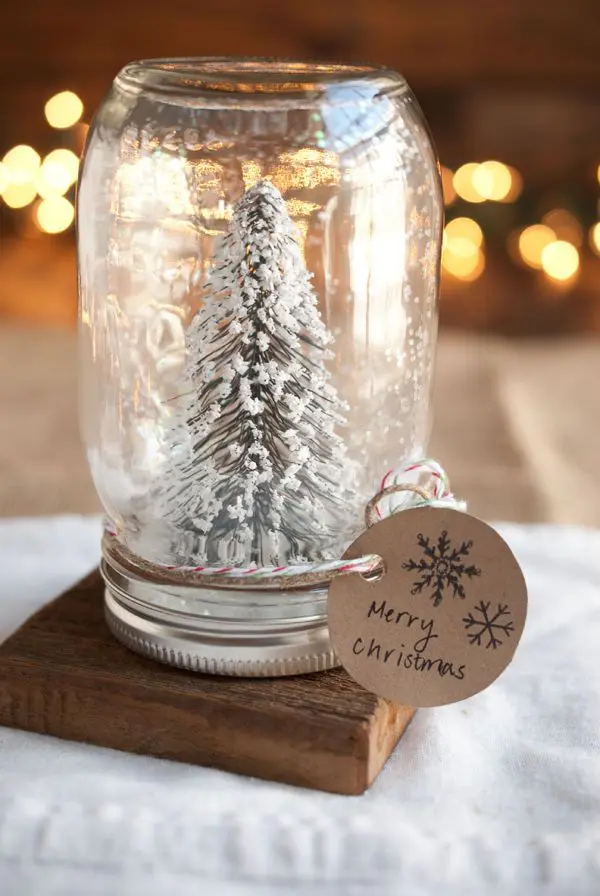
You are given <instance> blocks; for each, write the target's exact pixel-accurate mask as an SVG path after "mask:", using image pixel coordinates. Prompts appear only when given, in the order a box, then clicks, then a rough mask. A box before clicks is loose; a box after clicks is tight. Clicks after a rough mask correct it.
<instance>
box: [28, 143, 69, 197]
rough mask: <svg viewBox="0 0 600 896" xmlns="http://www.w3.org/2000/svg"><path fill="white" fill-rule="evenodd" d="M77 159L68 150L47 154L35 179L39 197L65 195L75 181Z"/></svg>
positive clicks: (55, 150)
mask: <svg viewBox="0 0 600 896" xmlns="http://www.w3.org/2000/svg"><path fill="white" fill-rule="evenodd" d="M78 171H79V159H78V158H77V156H76V155H75V153H74V152H72V151H71V150H70V149H54V150H52V152H49V153H48V155H47V156H46V158H45V159H44V161H43V162H42V167H41V169H40V173H39V177H38V178H37V181H38V185H39V186H40V196H43V197H44V198H46V196H49V195H50V194H51V193H54V194H55V195H56V194H61V193H65V192H66V191H67V190H68V189H69V187H70V186H72V184H74V183H75V181H76V180H77V174H78Z"/></svg>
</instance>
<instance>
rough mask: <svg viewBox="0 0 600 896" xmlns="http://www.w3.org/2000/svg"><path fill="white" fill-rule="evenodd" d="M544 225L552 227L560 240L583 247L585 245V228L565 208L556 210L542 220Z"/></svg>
mask: <svg viewBox="0 0 600 896" xmlns="http://www.w3.org/2000/svg"><path fill="white" fill-rule="evenodd" d="M542 223H543V224H545V225H546V227H550V228H551V230H553V231H554V233H555V234H556V238H557V239H559V240H565V241H566V242H567V243H573V245H574V246H581V245H582V243H583V227H582V226H581V224H580V223H579V221H578V220H577V218H576V217H575V215H572V214H571V212H568V211H567V210H566V209H564V208H555V209H553V210H552V211H551V212H548V214H547V215H544V217H543V218H542Z"/></svg>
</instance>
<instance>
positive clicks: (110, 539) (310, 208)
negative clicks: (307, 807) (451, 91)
mask: <svg viewBox="0 0 600 896" xmlns="http://www.w3.org/2000/svg"><path fill="white" fill-rule="evenodd" d="M441 227H442V200H441V187H440V178H439V168H438V164H437V160H436V157H435V152H434V150H433V147H432V144H431V140H430V137H429V133H428V130H427V126H426V124H425V121H424V119H423V116H422V113H421V111H420V109H419V106H418V105H417V103H416V100H415V98H414V96H413V94H412V92H411V91H410V88H409V87H408V85H407V84H406V81H405V80H404V79H403V78H402V77H401V76H400V75H398V74H396V73H394V72H392V71H389V70H387V69H384V68H379V67H375V66H353V65H338V64H320V63H302V62H289V61H278V60H263V59H225V58H206V59H162V60H147V61H142V62H136V63H132V64H130V65H127V66H126V67H125V68H124V69H123V70H122V71H121V72H120V73H119V74H118V75H117V77H116V79H115V81H114V84H113V86H112V88H111V90H110V92H109V94H108V96H107V97H106V99H105V100H104V102H103V103H102V105H101V106H100V109H99V110H98V112H97V114H96V117H95V120H94V123H93V126H92V128H91V129H90V134H89V137H88V141H87V146H86V150H85V155H84V161H83V165H82V172H81V176H80V184H79V192H78V251H79V292H80V314H79V320H80V395H81V402H80V404H81V426H82V433H83V438H84V441H85V444H86V448H87V454H88V459H89V464H90V468H91V472H92V476H93V479H94V482H95V485H96V488H97V491H98V494H99V496H100V498H101V500H102V503H103V505H104V507H105V511H106V525H105V535H104V538H103V560H102V573H103V576H104V580H105V583H106V592H105V595H106V597H105V600H106V618H107V621H108V624H109V626H110V628H111V629H112V631H113V632H114V634H115V635H116V636H117V637H118V638H119V639H120V640H121V641H123V642H124V643H125V644H127V645H128V646H129V647H131V648H132V649H134V650H136V651H138V652H141V653H143V654H145V655H147V656H151V657H154V658H156V659H157V660H160V661H163V662H166V663H170V664H174V665H178V666H182V667H185V668H189V669H192V670H196V671H204V672H211V673H215V674H225V675H250V676H254V675H256V676H258V675H285V674H297V673H302V672H310V671H315V670H319V669H325V668H329V667H331V666H332V665H335V663H336V659H335V656H334V653H333V651H332V648H331V645H330V642H329V637H328V632H327V621H326V593H327V582H326V576H325V577H324V578H323V577H321V578H319V577H318V576H317V577H316V578H315V577H314V576H313V577H312V578H311V577H310V576H308V577H307V576H306V575H304V574H303V570H307V569H313V568H314V564H315V563H316V564H319V563H321V564H324V565H325V566H326V564H327V563H328V562H335V561H336V559H339V558H340V557H341V555H342V553H343V552H344V550H345V548H346V547H347V546H348V545H349V544H350V543H351V542H352V541H353V540H354V538H356V537H357V535H359V534H360V532H361V531H362V530H363V529H364V525H365V524H364V511H365V505H367V503H368V502H369V499H370V498H371V497H372V496H373V495H374V494H375V493H376V492H377V490H378V488H379V485H380V482H381V478H382V476H383V475H384V474H385V473H386V471H387V470H389V469H390V468H392V467H395V466H396V465H397V464H398V463H400V462H403V461H406V460H408V459H410V458H412V457H416V456H420V455H421V454H422V453H423V452H424V449H425V446H426V441H427V437H428V428H429V412H430V390H431V378H432V364H433V356H434V348H435V339H436V325H437V318H436V304H437V295H438V286H439V257H440V248H441ZM290 570H292V574H290ZM284 575H287V578H282V577H283V576H284Z"/></svg>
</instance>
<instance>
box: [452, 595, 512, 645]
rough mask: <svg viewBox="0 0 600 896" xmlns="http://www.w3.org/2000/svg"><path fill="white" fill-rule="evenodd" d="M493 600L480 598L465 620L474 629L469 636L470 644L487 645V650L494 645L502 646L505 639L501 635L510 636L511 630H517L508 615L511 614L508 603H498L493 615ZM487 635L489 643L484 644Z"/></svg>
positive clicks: (468, 626) (467, 625) (469, 627)
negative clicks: (502, 639) (491, 610)
mask: <svg viewBox="0 0 600 896" xmlns="http://www.w3.org/2000/svg"><path fill="white" fill-rule="evenodd" d="M490 604H491V601H489V600H488V601H487V602H486V601H483V600H480V601H479V603H478V604H476V605H475V607H474V608H473V610H472V611H471V612H470V613H469V615H468V616H465V617H464V619H463V622H464V624H465V628H466V629H467V630H468V629H472V631H470V632H469V635H468V638H469V643H470V644H477V645H478V646H479V647H483V646H485V648H486V650H487V649H488V648H490V647H493V649H494V650H495V649H496V647H500V645H501V644H503V643H504V641H501V640H500V637H499V636H500V635H504V637H505V638H510V635H511V632H513V631H514V630H515V627H514V624H513V622H512V620H511V621H509V620H508V619H507V618H506V617H507V616H510V610H509V609H508V605H507V604H498V609H497V610H496V612H495V613H494V615H493V616H492V615H491V612H490ZM486 635H487V643H486V644H485V645H484V640H483V639H484V637H485V636H486Z"/></svg>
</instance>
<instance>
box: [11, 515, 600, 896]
mask: <svg viewBox="0 0 600 896" xmlns="http://www.w3.org/2000/svg"><path fill="white" fill-rule="evenodd" d="M499 528H500V531H501V532H502V533H503V534H504V536H505V537H506V538H507V540H508V541H509V543H510V544H511V546H512V547H513V550H514V551H515V553H516V554H517V556H518V558H519V559H520V561H521V563H522V565H523V567H524V571H525V574H526V577H527V581H528V585H529V590H530V613H529V619H528V623H527V626H526V629H525V634H524V636H523V640H522V642H521V646H520V648H519V650H518V651H517V654H516V657H515V660H514V662H513V664H512V665H511V666H510V667H509V669H508V670H507V672H506V673H505V674H504V675H503V676H502V677H501V678H500V679H499V680H498V681H497V682H496V683H495V684H493V685H492V686H491V687H490V688H489V689H488V690H487V691H484V692H483V693H482V694H479V695H477V696H476V697H473V698H471V699H470V700H467V701H466V702H464V703H459V704H455V705H453V706H447V707H443V708H441V709H432V710H421V711H420V712H419V713H417V716H416V717H415V719H414V720H413V722H412V724H411V726H410V728H409V730H408V732H407V734H406V735H405V737H404V738H403V740H402V741H401V742H400V744H399V746H398V748H397V749H396V751H395V753H394V755H393V756H392V758H391V759H390V761H389V762H388V764H387V767H386V768H385V769H384V771H383V773H382V774H381V775H380V777H379V779H378V780H377V781H376V782H375V784H374V785H373V787H372V788H371V790H370V791H369V792H368V793H366V794H365V795H364V796H362V797H342V796H332V795H328V794H323V793H317V792H314V791H309V790H301V789H296V788H293V787H286V786H282V785H279V784H271V783H269V782H264V781H257V780H253V779H245V778H241V777H237V776H235V775H229V774H225V773H223V772H218V771H213V770H209V769H203V768H196V767H192V766H187V765H180V764H177V763H173V762H167V761H161V760H157V759H149V758H144V757H140V756H130V755H127V754H124V753H118V752H113V751H111V750H103V749H99V748H95V747H90V746H84V745H81V744H75V743H68V742H62V741H59V740H56V739H53V738H48V737H42V736H38V735H33V734H27V733H24V732H20V731H13V730H9V729H6V728H0V894H2V896H155V894H156V896H159V894H160V896H163V894H165V893H173V894H177V896H205V894H206V896H213V894H218V896H221V894H224V896H255V894H256V896H285V894H288V893H289V894H294V896H308V894H311V896H313V894H319V896H320V894H325V896H359V894H363V893H364V894H366V893H374V894H377V896H379V894H390V896H400V894H402V896H404V894H407V896H430V894H431V896H433V894H439V896H442V894H443V896H495V894H502V896H513V894H514V896H517V894H518V896H538V894H539V896H547V894H552V896H561V894H565V896H566V894H569V896H584V894H590V896H591V894H598V893H599V892H600V755H599V754H600V749H599V747H600V663H599V662H598V655H599V653H600V532H596V531H592V530H585V529H577V528H574V527H551V526H517V525H502V526H500V527H499ZM98 535H99V523H98V520H90V519H82V518H75V517H61V518H49V519H35V520H18V521H15V520H7V521H3V522H0V569H1V570H2V581H1V584H0V636H3V637H5V636H6V635H8V634H9V632H10V631H11V630H13V629H14V628H15V627H16V626H17V625H18V624H19V623H20V622H21V621H22V620H24V619H25V618H26V617H27V616H28V615H29V614H30V613H31V612H32V611H33V610H35V609H36V608H37V607H38V606H40V605H41V604H42V603H44V601H46V600H48V599H50V598H51V597H53V596H54V595H55V594H57V593H58V592H59V591H60V590H61V589H63V588H64V587H66V586H68V585H69V584H70V583H71V582H73V581H74V580H76V579H77V577H78V576H80V575H82V574H83V573H84V572H86V571H87V570H88V569H89V568H90V567H91V566H92V565H93V564H94V563H95V562H96V560H97V557H98ZM0 699H1V694H0Z"/></svg>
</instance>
